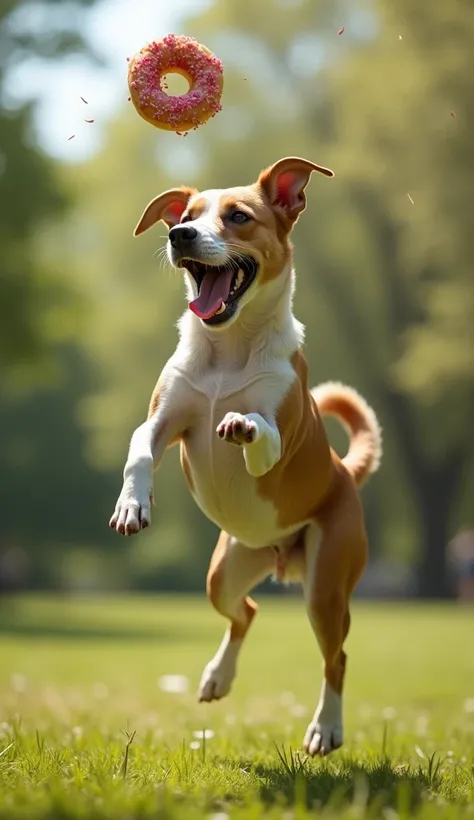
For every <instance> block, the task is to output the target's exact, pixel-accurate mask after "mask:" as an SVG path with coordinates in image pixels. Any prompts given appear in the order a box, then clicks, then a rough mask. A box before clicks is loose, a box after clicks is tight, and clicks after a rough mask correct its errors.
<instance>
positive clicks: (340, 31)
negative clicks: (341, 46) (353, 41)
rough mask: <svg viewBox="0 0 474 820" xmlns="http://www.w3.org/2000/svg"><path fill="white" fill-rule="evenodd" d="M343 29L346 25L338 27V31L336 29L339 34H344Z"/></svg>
mask: <svg viewBox="0 0 474 820" xmlns="http://www.w3.org/2000/svg"><path fill="white" fill-rule="evenodd" d="M345 30H346V27H345V26H342V28H340V29H339V31H338V32H337V33H338V34H339V35H341V34H344V32H345Z"/></svg>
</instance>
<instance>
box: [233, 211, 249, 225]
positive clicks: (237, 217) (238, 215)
mask: <svg viewBox="0 0 474 820" xmlns="http://www.w3.org/2000/svg"><path fill="white" fill-rule="evenodd" d="M229 219H230V221H231V222H236V223H237V224H238V225H242V224H243V223H244V222H250V220H251V219H252V217H251V216H249V215H248V214H246V213H244V212H243V211H234V212H233V213H232V214H230V216H229Z"/></svg>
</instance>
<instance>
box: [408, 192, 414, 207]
mask: <svg viewBox="0 0 474 820" xmlns="http://www.w3.org/2000/svg"><path fill="white" fill-rule="evenodd" d="M407 197H408V199H409V200H410V202H411V204H412V205H414V204H415V202H414V200H413V199H412V198H411V196H410V194H407Z"/></svg>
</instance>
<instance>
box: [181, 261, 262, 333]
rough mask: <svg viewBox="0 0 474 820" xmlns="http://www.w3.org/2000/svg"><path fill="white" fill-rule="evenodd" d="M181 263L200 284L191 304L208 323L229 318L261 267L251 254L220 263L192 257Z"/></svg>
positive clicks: (219, 321)
mask: <svg viewBox="0 0 474 820" xmlns="http://www.w3.org/2000/svg"><path fill="white" fill-rule="evenodd" d="M181 265H182V267H184V268H186V270H188V271H189V273H190V274H191V275H192V277H193V278H194V280H195V282H196V285H197V287H198V296H197V298H196V299H194V301H193V302H190V303H189V308H190V310H192V311H193V313H195V314H196V316H199V318H200V319H202V320H203V321H204V322H206V324H208V325H219V324H222V323H223V322H226V321H227V320H228V319H230V317H231V316H232V315H233V314H234V313H235V311H236V308H237V304H238V301H239V299H240V298H241V297H242V296H243V294H244V293H245V291H246V290H247V289H248V288H249V287H250V285H251V284H252V282H253V281H254V279H255V276H256V274H257V269H258V265H257V263H256V261H255V259H252V257H251V256H239V257H230V258H229V261H228V262H227V264H226V265H222V266H220V267H217V266H214V265H205V264H203V263H202V262H196V261H194V260H193V259H183V260H182V261H181Z"/></svg>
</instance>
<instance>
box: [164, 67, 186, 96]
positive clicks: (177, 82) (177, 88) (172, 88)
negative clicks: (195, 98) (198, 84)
mask: <svg viewBox="0 0 474 820" xmlns="http://www.w3.org/2000/svg"><path fill="white" fill-rule="evenodd" d="M160 85H161V89H162V91H164V92H165V94H167V95H168V97H182V96H183V95H184V94H187V93H188V91H189V89H190V87H191V83H190V81H189V79H188V77H187V76H186V75H185V74H183V73H181V71H179V70H178V69H176V70H173V69H170V70H169V71H168V73H167V74H164V75H163V76H162V78H161V83H160Z"/></svg>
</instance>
